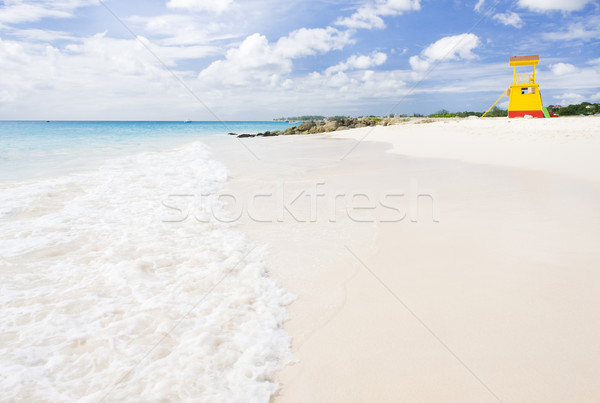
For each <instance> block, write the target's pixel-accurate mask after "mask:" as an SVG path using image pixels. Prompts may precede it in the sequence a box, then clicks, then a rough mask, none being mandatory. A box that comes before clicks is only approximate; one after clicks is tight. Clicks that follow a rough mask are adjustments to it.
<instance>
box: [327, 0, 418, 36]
mask: <svg viewBox="0 0 600 403" xmlns="http://www.w3.org/2000/svg"><path fill="white" fill-rule="evenodd" d="M420 8H421V0H377V1H375V2H368V3H366V4H365V5H363V6H361V7H359V8H358V9H357V10H356V12H355V13H354V14H352V15H351V16H350V17H345V18H338V19H337V21H336V22H335V23H336V25H343V26H346V27H348V28H365V29H373V28H379V29H381V28H384V27H385V22H384V21H383V19H382V18H381V17H385V16H393V15H400V14H402V13H403V12H404V11H410V10H419V9H420Z"/></svg>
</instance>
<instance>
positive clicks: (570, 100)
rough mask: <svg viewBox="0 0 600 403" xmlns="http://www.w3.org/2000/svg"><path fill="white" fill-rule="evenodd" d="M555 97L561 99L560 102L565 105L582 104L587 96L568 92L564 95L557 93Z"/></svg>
mask: <svg viewBox="0 0 600 403" xmlns="http://www.w3.org/2000/svg"><path fill="white" fill-rule="evenodd" d="M553 98H554V99H558V100H560V101H559V104H561V105H563V106H567V105H573V104H580V103H582V102H583V101H585V97H584V96H583V95H581V94H577V93H574V92H566V93H564V94H562V95H555V96H554V97H553Z"/></svg>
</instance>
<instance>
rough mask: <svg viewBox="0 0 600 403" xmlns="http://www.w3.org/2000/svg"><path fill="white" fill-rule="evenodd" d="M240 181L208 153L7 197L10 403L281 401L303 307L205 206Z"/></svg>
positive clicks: (169, 155) (185, 152) (214, 208)
mask: <svg viewBox="0 0 600 403" xmlns="http://www.w3.org/2000/svg"><path fill="white" fill-rule="evenodd" d="M226 178H227V172H226V170H225V168H224V167H223V166H222V165H220V164H218V163H217V162H215V161H212V160H210V159H209V158H208V153H207V150H206V149H205V147H204V146H203V145H202V144H200V143H194V144H192V145H189V146H186V147H182V148H179V149H177V150H175V151H165V152H147V153H142V154H138V155H135V156H129V157H125V158H120V159H117V160H113V161H111V162H110V163H107V164H106V165H105V166H103V167H102V168H100V169H98V170H94V171H90V172H86V173H82V174H74V175H70V176H64V177H60V178H54V179H46V180H42V181H35V182H27V183H19V184H11V185H6V186H2V187H0V206H1V207H0V217H1V218H0V234H1V235H0V390H2V391H3V392H2V394H3V398H5V399H8V400H14V399H23V400H29V401H34V400H35V401H66V400H75V399H78V400H81V401H99V400H101V399H103V398H106V400H108V401H111V400H125V399H128V400H130V399H133V400H141V401H148V400H160V399H168V400H182V399H186V400H188V399H194V400H197V401H229V402H231V401H244V402H247V401H268V400H269V398H270V396H271V395H272V394H273V393H274V392H275V391H276V390H277V388H278V385H277V384H276V382H274V381H273V377H274V374H275V372H276V371H277V370H278V369H279V368H281V367H282V366H283V365H284V364H285V363H286V362H288V361H289V359H290V358H291V356H290V352H289V345H290V337H289V335H288V334H287V332H285V331H284V330H283V329H282V328H281V325H282V323H283V321H284V320H285V319H286V318H287V315H288V313H287V309H286V305H287V304H289V303H290V302H291V300H292V296H291V295H290V294H289V293H287V292H286V291H285V290H284V289H283V288H282V287H281V286H280V285H279V284H278V283H277V282H276V281H274V280H273V279H271V278H270V277H269V276H268V275H267V273H266V267H265V264H264V262H263V255H264V251H263V250H262V249H260V248H256V247H255V246H254V245H252V244H250V243H249V242H248V241H247V239H246V238H245V237H244V236H243V235H242V234H241V233H239V232H237V231H235V230H233V229H232V228H231V226H230V225H229V224H227V223H224V222H220V221H219V220H215V219H214V217H213V215H212V212H215V215H218V214H220V215H221V217H223V216H224V215H225V213H223V211H224V209H223V206H222V205H221V203H220V202H219V201H218V200H217V199H215V198H214V197H203V198H202V203H200V202H199V200H200V195H201V194H209V193H213V194H214V192H217V191H218V190H219V189H220V188H221V185H222V183H223V182H224V181H225V180H226ZM169 195H171V196H169ZM173 195H176V196H173ZM184 195H185V196H184Z"/></svg>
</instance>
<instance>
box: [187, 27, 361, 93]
mask: <svg viewBox="0 0 600 403" xmlns="http://www.w3.org/2000/svg"><path fill="white" fill-rule="evenodd" d="M352 42H353V40H352V39H351V38H350V33H349V32H341V31H338V30H337V29H335V28H332V27H327V28H314V29H308V28H301V29H298V30H296V31H293V32H291V33H290V34H289V35H288V36H285V37H282V38H280V39H279V40H278V41H277V42H275V43H269V41H268V40H267V38H266V37H265V36H264V35H261V34H258V33H255V34H253V35H250V36H248V37H247V38H246V39H244V41H243V42H242V43H241V44H240V45H239V46H238V47H236V48H232V49H229V50H228V51H227V54H226V57H225V59H223V60H217V61H215V62H213V63H212V64H211V65H210V66H208V67H207V68H206V69H204V70H203V71H201V72H200V74H199V75H198V78H199V79H200V80H201V81H202V82H203V83H204V84H205V85H209V86H213V85H215V83H217V84H218V85H225V86H227V85H233V86H247V85H256V84H260V85H271V86H274V85H279V84H281V82H282V80H283V77H284V76H285V75H287V74H289V73H290V72H291V71H292V59H296V58H299V57H303V56H309V55H316V54H319V53H321V54H322V53H327V52H329V51H331V50H335V49H341V48H343V47H344V46H345V45H347V44H349V43H352Z"/></svg>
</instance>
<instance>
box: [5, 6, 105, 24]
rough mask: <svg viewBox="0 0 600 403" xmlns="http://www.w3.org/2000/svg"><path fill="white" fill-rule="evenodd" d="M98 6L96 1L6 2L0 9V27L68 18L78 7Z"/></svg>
mask: <svg viewBox="0 0 600 403" xmlns="http://www.w3.org/2000/svg"><path fill="white" fill-rule="evenodd" d="M90 4H98V0H62V1H52V0H40V1H36V2H35V3H34V2H28V1H24V0H7V1H5V2H4V4H3V5H2V8H0V27H1V26H3V25H5V24H9V25H10V24H20V23H23V22H34V21H39V20H41V19H43V18H70V17H73V11H74V10H75V9H76V8H78V7H83V6H87V5H90Z"/></svg>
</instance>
